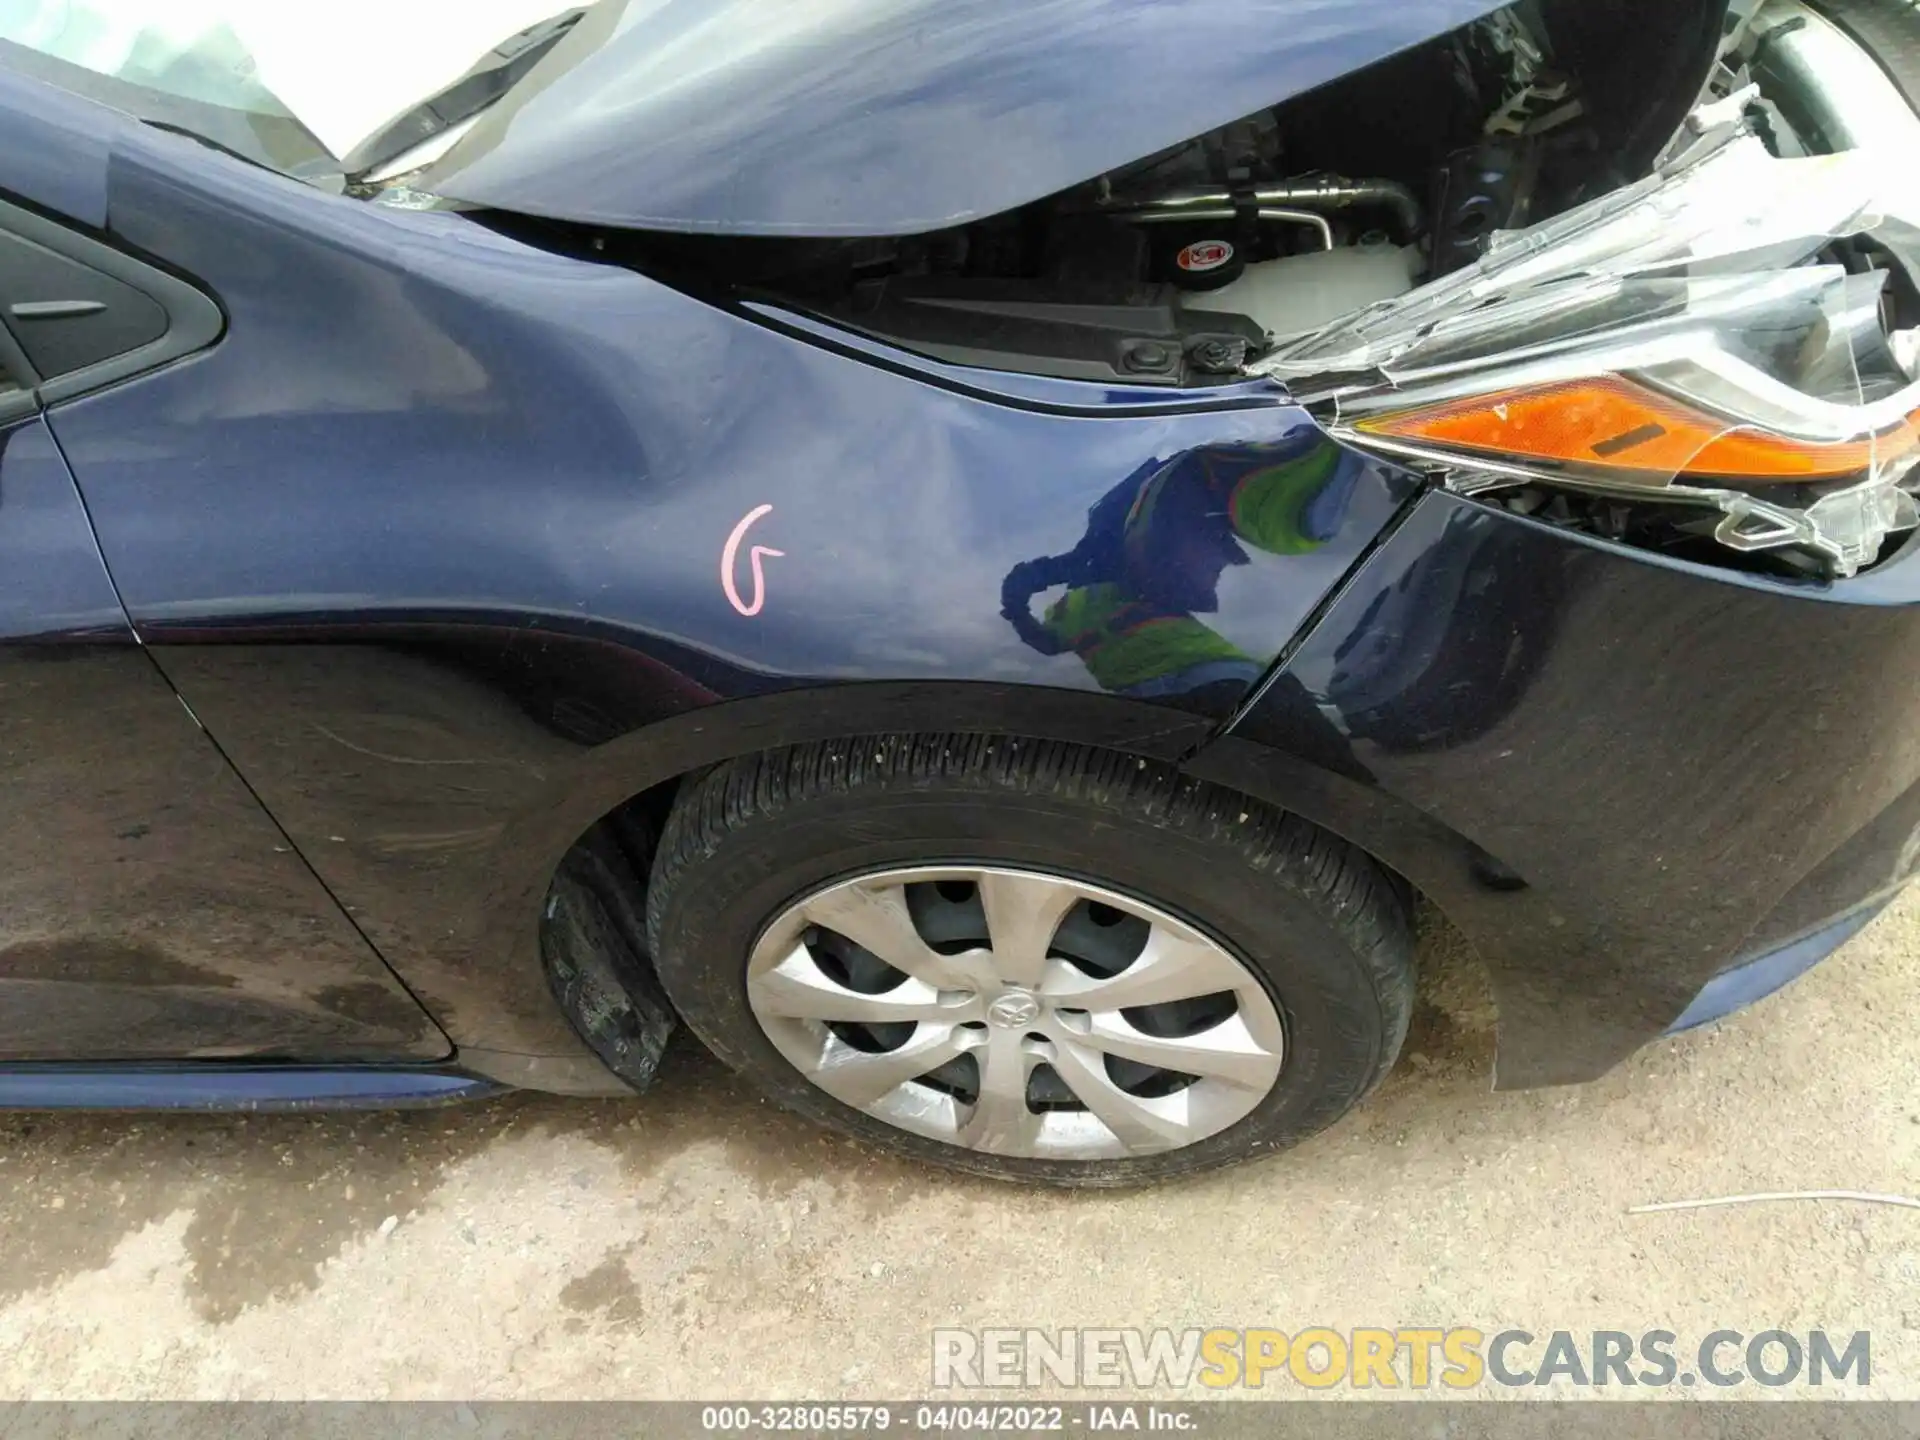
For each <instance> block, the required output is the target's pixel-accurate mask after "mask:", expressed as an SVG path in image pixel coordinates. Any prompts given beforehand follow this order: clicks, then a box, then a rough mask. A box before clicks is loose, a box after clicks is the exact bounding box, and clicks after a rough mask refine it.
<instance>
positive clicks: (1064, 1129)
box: [648, 735, 1413, 1185]
mask: <svg viewBox="0 0 1920 1440" xmlns="http://www.w3.org/2000/svg"><path fill="white" fill-rule="evenodd" d="M648 911H649V932H650V935H651V939H652V949H653V954H654V958H655V963H656V966H657V967H658V971H659V976H660V980H661V982H662V984H663V985H664V986H665V988H666V990H667V993H668V995H669V996H670V997H671V998H672V1000H673V1002H674V1004H675V1005H676V1006H677V1007H678V1009H679V1011H680V1014H681V1016H682V1018H683V1019H684V1020H685V1021H686V1022H687V1024H688V1026H689V1027H690V1028H691V1029H692V1030H693V1031H694V1032H695V1033H696V1034H697V1035H699V1036H700V1037H701V1039H703V1040H704V1041H706V1043H707V1044H708V1045H709V1046H710V1047H711V1048H712V1049H713V1050H714V1051H715V1053H716V1054H718V1055H719V1056H720V1058H721V1059H722V1060H724V1061H725V1062H726V1063H728V1064H729V1065H731V1066H732V1067H733V1068H735V1069H736V1070H738V1071H740V1072H741V1073H743V1074H744V1075H747V1076H749V1077H750V1078H752V1079H753V1080H754V1081H756V1082H757V1083H758V1084H759V1085H760V1086H761V1087H762V1088H763V1089H764V1090H765V1091H766V1092H767V1093H768V1094H769V1095H770V1096H771V1097H772V1098H773V1099H775V1100H777V1101H779V1102H780V1103H781V1104H783V1105H786V1106H788V1107H789V1108H791V1109H794V1110H798V1111H800V1112H801V1113H803V1114H805V1115H809V1116H811V1117H813V1118H814V1119H816V1120H819V1121H821V1122H823V1123H825V1124H828V1125H831V1126H834V1127H835V1128H837V1129H840V1130H844V1131H846V1132H848V1133H850V1134H853V1135H857V1136H860V1137H862V1138H864V1139H866V1140H869V1141H872V1142H874V1143H876V1144H879V1145H881V1146H884V1147H886V1148H888V1149H892V1150H896V1151H899V1152H901V1153H904V1154H908V1155H912V1156H915V1157H918V1158H922V1159H927V1160H933V1161H936V1162H938V1163H941V1164H945V1165H950V1166H953V1167H955V1168H958V1169H963V1170H971V1171H975V1172H978V1173H982V1174H987V1175H993V1176H998V1177H1001V1178H1006V1179H1019V1180H1031V1181H1040V1182H1046V1183H1053V1184H1068V1185H1124V1184H1133V1183H1140V1182H1144V1181H1149V1180H1155V1179H1159V1178H1163V1177H1166V1176H1171V1175H1176V1174H1181V1173H1186V1172H1190V1171H1195V1170H1202V1169H1207V1168H1211V1167H1213V1166H1218V1165H1223V1164H1227V1163H1230V1162H1232V1161H1235V1160H1239V1159H1243V1158H1246V1157H1247V1156H1250V1155H1254V1154H1259V1153H1264V1152H1268V1151H1272V1150H1277V1149H1280V1148H1283V1147H1284V1146H1287V1145H1290V1144H1292V1143H1294V1142H1296V1141H1298V1140H1300V1139H1303V1138H1305V1137H1306V1136H1308V1135H1310V1134H1312V1133H1314V1132H1315V1131H1317V1130H1319V1129H1321V1128H1323V1127H1324V1126H1326V1125H1329V1124H1331V1123H1332V1122H1333V1121H1334V1120H1335V1119H1337V1118H1338V1117H1339V1116H1340V1115H1342V1114H1343V1113H1345V1111H1346V1110H1347V1109H1348V1108H1349V1107H1350V1106H1352V1105H1353V1104H1354V1103H1355V1102H1356V1101H1357V1100H1358V1099H1359V1098H1360V1097H1361V1096H1362V1095H1364V1094H1365V1093H1366V1092H1367V1090H1368V1089H1370V1088H1371V1087H1372V1086H1373V1085H1374V1084H1375V1083H1376V1082H1377V1081H1378V1080H1379V1078H1380V1077H1381V1076H1382V1075H1383V1074H1384V1073H1385V1072H1386V1070H1387V1069H1388V1067H1389V1066H1390V1065H1391V1064H1392V1063H1393V1059H1394V1057H1395V1055H1396V1053H1397V1052H1398V1050H1399V1046H1400V1042H1401V1040H1402V1038H1403V1037H1404V1036H1405V1033H1406V1026H1407V1019H1408V1015H1409V1011H1410V1007H1411V1001H1412V988H1413V983H1412V982H1413V966H1412V957H1411V943H1410V939H1409V927H1408V922H1407V915H1406V907H1405V903H1404V900H1403V898H1402V896H1401V894H1400V892H1399V890H1398V889H1397V887H1396V886H1395V884H1394V883H1393V882H1392V881H1391V880H1390V879H1389V878H1388V877H1387V876H1386V874H1385V873H1384V872H1382V871H1381V870H1380V869H1379V868H1378V867H1377V866H1376V865H1374V864H1373V862H1372V861H1370V860H1369V859H1368V858H1367V857H1366V856H1364V855H1362V854H1361V853H1360V852H1359V851H1357V850H1355V849H1353V848H1352V847H1351V846H1348V845H1346V844H1345V843H1344V842H1342V841H1339V840H1337V839H1335V838H1334V837H1332V836H1330V835H1328V834H1326V833H1325V832H1324V831H1320V830H1318V829H1316V828H1314V827H1313V826H1310V825H1308V824H1306V823H1305V822H1303V821H1301V820H1299V819H1297V818H1295V817H1291V816H1286V815H1282V814H1280V813H1279V812H1276V811H1273V810H1270V809H1267V808H1265V807H1263V806H1260V805H1257V804H1255V803H1253V802H1251V801H1249V800H1247V799H1245V798H1243V797H1241V796H1238V795H1235V794H1232V793H1230V792H1228V791H1224V790H1221V789H1217V788H1215V787H1212V786H1208V785H1202V784H1199V783H1196V782H1194V781H1191V780H1187V779H1184V778H1182V777H1181V776H1180V775H1179V774H1178V773H1177V772H1175V771H1173V770H1171V769H1169V768H1167V767H1164V766H1161V765H1158V764H1155V763H1153V762H1149V761H1145V760H1141V759H1137V758H1134V757H1130V756H1122V755H1116V754H1111V753H1107V752H1102V751H1094V750H1087V749H1082V748H1078V747H1074V746H1066V745H1060V744H1054V743H1045V742H1037V741H1022V740H1016V739H1007V738H993V737H981V736H957V735H951V736H911V737H909V736H885V737H879V738H872V739H864V740H848V741H838V742H831V743H826V744H818V745H807V746H800V747H796V748H792V749H786V750H778V751H772V752H769V753H766V754H762V755H755V756H750V757H746V758H744V759H740V760H735V761H732V762H729V763H727V764H725V765H721V766H719V767H718V768H716V769H714V770H712V771H710V772H708V773H707V774H705V775H704V776H702V777H700V778H699V779H698V780H696V781H694V782H692V783H691V784H690V785H689V786H688V788H687V789H686V790H685V792H684V793H683V794H682V795H681V797H680V799H679V802H678V803H677V805H676V806H675V809H674V812H673V815H672V817H671V818H670V820H669V821H668V824H667V826H666V830H665V833H664V835H663V836H662V840H661V846H660V852H659V860H658V862H657V863H656V865H655V868H654V873H653V879H652V885H651V887H650V892H649V905H648Z"/></svg>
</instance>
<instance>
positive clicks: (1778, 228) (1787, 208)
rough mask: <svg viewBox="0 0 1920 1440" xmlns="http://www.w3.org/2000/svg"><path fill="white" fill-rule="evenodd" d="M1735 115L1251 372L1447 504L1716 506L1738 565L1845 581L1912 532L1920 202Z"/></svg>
mask: <svg viewBox="0 0 1920 1440" xmlns="http://www.w3.org/2000/svg"><path fill="white" fill-rule="evenodd" d="M1743 100H1744V97H1740V96H1736V97H1734V99H1733V100H1731V101H1728V102H1725V105H1724V107H1721V108H1719V109H1718V110H1717V112H1705V113H1703V115H1702V116H1701V117H1699V118H1698V119H1697V120H1696V129H1697V131H1698V132H1701V138H1700V139H1699V140H1698V142H1697V143H1696V144H1695V145H1694V146H1693V147H1692V149H1691V150H1689V151H1688V152H1687V153H1685V154H1683V155H1682V156H1680V157H1679V158H1678V159H1677V160H1676V161H1675V162H1673V163H1672V164H1670V165H1669V166H1668V167H1667V168H1666V169H1665V170H1663V171H1662V172H1661V173H1659V174H1657V175H1655V176H1653V177H1651V178H1650V179H1648V180H1646V181H1644V182H1642V183H1641V184H1639V185H1636V186H1632V187H1629V188H1628V189H1626V190H1624V191H1619V192H1616V193H1614V194H1612V195H1609V196H1606V197H1605V198H1603V199H1600V200H1596V201H1592V202H1590V203H1588V204H1587V205H1584V206H1582V207H1580V208H1578V209H1576V210H1573V211H1570V212H1568V213H1567V214H1565V215H1562V216H1559V217H1557V218H1555V219H1553V220H1551V221H1548V222H1546V223H1544V224H1542V225H1538V226H1535V227H1533V228H1531V229H1528V230H1522V231H1514V232H1509V233H1506V234H1503V235H1500V236H1497V237H1496V238H1495V240H1494V242H1493V244H1492V246H1491V247H1490V248H1489V250H1488V253H1487V255H1486V256H1485V257H1484V258H1483V259H1482V260H1481V261H1480V262H1479V263H1477V264H1475V265H1473V266H1470V267H1468V268H1466V269H1464V270H1460V271H1457V272H1455V273H1454V274H1452V275H1449V276H1446V277H1445V278H1443V279H1441V280H1439V281H1436V282H1435V283H1433V284H1431V285H1428V286H1426V287H1425V288H1424V289H1422V290H1418V291H1415V292H1414V293H1413V294H1412V295H1409V296H1406V297H1404V298H1403V299H1401V300H1398V301H1389V302H1386V303H1383V304H1381V305H1377V306H1374V307H1372V308H1371V309H1368V310H1363V311H1361V312H1359V313H1357V314H1355V315H1353V316H1350V317H1348V318H1347V319H1345V320H1343V321H1339V322H1336V323H1335V324H1334V325H1332V326H1329V327H1327V328H1326V329H1324V330H1321V331H1319V332H1318V333H1316V334H1314V335H1311V336H1308V337H1305V338H1304V339H1301V340H1299V341H1296V342H1294V343H1291V344H1288V345H1285V346H1283V347H1281V348H1280V349H1278V350H1276V351H1275V352H1273V353H1272V354H1270V355H1268V356H1266V357H1265V358H1263V359H1262V360H1260V361H1258V362H1256V364H1255V365H1254V366H1253V367H1252V368H1254V369H1256V370H1257V371H1259V372H1260V373H1263V374H1267V375H1271V376H1274V377H1275V378H1277V379H1279V380H1281V381H1283V382H1284V383H1285V384H1287V385H1288V387H1289V388H1290V389H1291V390H1292V391H1293V393H1294V394H1295V396H1296V397H1297V398H1299V399H1301V400H1303V401H1304V402H1307V403H1309V404H1310V405H1311V406H1313V408H1314V409H1315V410H1316V412H1317V413H1318V414H1319V416H1320V418H1321V419H1322V421H1323V423H1325V424H1326V425H1327V426H1328V428H1329V429H1331V430H1332V431H1333V432H1334V433H1335V434H1337V435H1339V436H1340V437H1341V438H1342V439H1343V440H1346V441H1347V442H1348V443H1350V444H1353V445H1355V446H1358V447H1360V448H1362V449H1372V450H1376V451H1380V452H1382V453H1386V454H1391V455H1394V456H1396V457H1398V458H1401V459H1402V460H1405V461H1407V462H1409V463H1411V464H1414V465H1415V466H1417V467H1420V468H1423V469H1426V470H1428V471H1429V472H1431V473H1433V474H1435V475H1436V476H1438V477H1439V478H1441V479H1442V480H1443V481H1444V483H1446V484H1447V485H1448V486H1449V487H1451V488H1454V489H1458V490H1461V491H1464V492H1467V493H1484V492H1491V491H1498V490H1502V489H1512V488H1514V487H1517V486H1545V487H1548V488H1550V489H1553V490H1557V491H1562V492H1567V493H1573V494H1585V495H1590V496H1603V497H1611V498H1613V499H1616V500H1623V501H1627V502H1631V503H1633V504H1637V505H1645V504H1657V505H1677V506H1682V507H1688V508H1689V510H1690V512H1691V513H1696V514H1697V513H1702V512H1705V513H1709V514H1717V516H1718V519H1717V522H1716V523H1715V524H1714V525H1713V526H1712V534H1713V536H1714V538H1715V539H1716V540H1718V541H1719V542H1720V543H1721V544H1722V545H1724V546H1726V547H1728V548H1730V549H1732V550H1736V551H1743V552H1752V551H1763V550H1778V551H1782V552H1793V553H1794V554H1796V555H1797V556H1798V557H1799V558H1800V559H1801V560H1802V562H1803V563H1804V564H1806V565H1808V566H1811V567H1813V568H1818V569H1819V570H1821V571H1823V572H1824V573H1828V574H1832V575H1839V576H1845V575H1851V574H1853V573H1855V572H1856V571H1858V570H1859V569H1861V568H1862V567H1863V566H1865V565H1868V564H1871V563H1872V562H1873V561H1874V559H1875V558H1876V557H1877V556H1878V555H1879V554H1880V552H1881V549H1882V546H1883V544H1884V542H1885V541H1886V539H1887V537H1888V536H1889V535H1892V534H1894V533H1897V532H1899V531H1903V530H1907V529H1911V528H1913V527H1914V526H1916V525H1920V504H1916V501H1915V498H1914V495H1913V492H1912V488H1911V485H1912V480H1913V479H1920V475H1916V474H1915V462H1916V461H1920V383H1917V382H1920V361H1917V358H1916V357H1920V330H1914V329H1904V330H1903V329H1901V328H1900V325H1899V310H1900V308H1901V307H1900V305H1899V304H1896V303H1895V302H1896V301H1898V302H1902V303H1905V304H1907V305H1909V306H1910V305H1911V304H1912V302H1913V300H1914V299H1915V298H1916V297H1920V292H1917V291H1916V290H1915V286H1914V279H1913V277H1914V275H1915V274H1916V273H1920V263H1916V262H1920V184H1916V181H1915V179H1914V178H1913V177H1914V174H1915V167H1914V166H1913V165H1912V164H1911V162H1910V160H1908V159H1904V158H1896V157H1892V156H1890V155H1887V154H1883V153H1880V152H1877V151H1871V150H1856V151H1849V152H1846V153H1844V154H1840V155H1829V156H1818V157H1812V158H1802V159H1789V160H1783V159H1777V158H1775V157H1774V156H1773V155H1772V154H1770V153H1769V152H1768V150H1767V148H1766V147H1765V145H1763V144H1762V143H1761V142H1760V140H1758V139H1757V138H1755V137H1754V136H1752V135H1749V134H1746V133H1745V132H1744V129H1743V128H1742V127H1741V125H1740V123H1739V121H1738V116H1739V113H1740V111H1739V106H1740V104H1741V103H1743Z"/></svg>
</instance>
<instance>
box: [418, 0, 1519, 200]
mask: <svg viewBox="0 0 1920 1440" xmlns="http://www.w3.org/2000/svg"><path fill="white" fill-rule="evenodd" d="M1496 8H1498V6H1497V4H1496V3H1495V0H1420V3H1417V4H1413V3H1408V0H600V3H599V4H598V5H596V6H594V7H593V9H592V10H590V11H589V12H588V13H587V14H586V15H585V16H583V17H582V19H581V21H580V22H579V24H578V25H576V26H575V28H574V30H573V31H572V33H570V34H569V35H568V36H567V37H566V39H564V40H562V41H561V42H560V44H559V45H558V46H557V47H556V48H555V49H554V51H553V53H552V54H550V55H548V56H547V57H546V59H545V60H544V61H543V62H541V64H540V65H539V66H538V67H536V68H535V69H534V70H533V71H532V72H531V73H530V74H528V75H527V77H526V78H525V79H524V80H523V81H522V82H521V83H520V84H519V85H518V86H517V87H515V89H514V90H512V91H511V92H509V93H508V95H507V96H506V97H505V98H504V99H503V100H502V101H501V102H500V103H499V104H497V105H496V106H494V107H493V109H492V110H490V111H488V112H486V113H485V114H484V115H483V116H482V117H481V118H480V121H479V123H478V124H477V125H475V126H474V128H473V129H472V130H471V131H470V132H469V133H468V134H467V135H466V136H465V138H463V139H462V140H461V141H460V143H459V144H457V145H456V146H454V147H453V149H452V150H450V151H449V152H448V153H447V155H446V156H445V157H443V158H442V159H441V160H440V161H439V162H438V163H437V164H435V165H433V166H432V167H430V168H429V169H428V170H427V171H426V173H425V174H424V175H423V177H422V178H421V179H420V181H419V182H418V185H419V188H421V189H425V190H430V191H433V192H434V193H437V194H440V195H444V196H447V197H449V198H453V199H458V200H465V201H470V202H473V203H476V204H480V205H486V206H490V207H494V208H498V209H503V210H514V211H519V212H523V213H526V214H532V215H541V216H547V217H551V218H554V219H563V220H572V221H582V222H588V223H594V224H602V225H609V226H623V227H636V228H646V229H659V230H679V231H705V232H713V233H730V234H740V235H820V236H830V235H886V234H910V233H913V232H916V231H925V230H935V229H939V228H941V227H943V226H947V225H954V224H959V223H962V222H965V221H968V220H973V219H978V218H980V217H983V216H987V215H993V214H997V213H999V212H1002V211H1005V210H1010V209H1012V208H1014V207H1016V206H1019V205H1023V204H1025V203H1027V202H1028V201H1031V200H1036V199H1039V198H1040V197H1042V196H1044V195H1049V194H1052V193H1053V192H1055V191H1057V190H1062V189H1065V188H1066V187H1068V186H1070V185H1073V184H1077V183H1079V182H1081V181H1084V180H1089V179H1091V178H1093V177H1094V176H1096V175H1099V174H1102V173H1104V172H1106V171H1108V170H1112V169H1114V168H1116V167H1119V166H1122V165H1125V164H1127V163H1129V162H1131V161H1134V160H1138V159H1141V158H1144V157H1145V156H1148V155H1151V154H1154V153H1156V152H1158V151H1160V150H1163V149H1166V148H1168V147H1170V146H1173V145H1176V144H1179V143H1180V142H1182V141H1184V140H1187V139H1190V138H1192V137H1194V136H1196V135H1200V134H1203V133H1205V132H1206V131H1208V130H1211V129H1214V128H1215V127H1217V126H1220V125H1224V124H1226V123H1228V122H1229V121H1232V120H1236V119H1238V118H1240V117H1241V116H1243V115H1248V114H1251V113H1253V112H1254V111H1257V110H1260V109H1262V108H1264V107H1266V106H1270V105H1275V104H1278V103H1280V102H1281V101H1283V100H1286V99H1288V98H1289V97H1291V96H1293V95H1296V94H1299V93H1300V92H1302V91H1305V90H1308V89H1311V88H1312V87H1314V86H1316V85H1320V84H1323V83H1325V82H1326V81H1329V80H1332V79H1336V78H1338V77H1339V76H1341V75H1344V74H1346V73H1348V72H1349V71H1352V70H1356V69H1359V68H1360V67H1362V66H1364V65H1367V64H1369V63H1371V62H1373V61H1375V60H1380V59H1383V58H1385V57H1386V56H1388V55H1390V54H1392V53H1394V52H1395V51H1398V50H1401V49H1404V48H1406V47H1407V46H1409V45H1414V44H1417V43H1419V42H1420V41H1422V40H1426V39H1429V38H1431V37H1433V36H1435V35H1438V34H1441V33H1443V32H1445V31H1447V30H1449V29H1452V28H1453V27H1455V26H1458V25H1461V24H1464V23H1466V22H1467V21H1469V20H1471V19H1473V18H1475V17H1476V16H1478V15H1481V14H1484V13H1487V12H1489V11H1491V10H1493V9H1496ZM1407 118H1408V121H1409V123H1417V122H1418V117H1416V116H1409V117H1407Z"/></svg>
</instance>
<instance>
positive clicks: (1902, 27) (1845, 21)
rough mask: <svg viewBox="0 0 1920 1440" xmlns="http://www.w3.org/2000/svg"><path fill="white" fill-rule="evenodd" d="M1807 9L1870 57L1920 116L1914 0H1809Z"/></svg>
mask: <svg viewBox="0 0 1920 1440" xmlns="http://www.w3.org/2000/svg"><path fill="white" fill-rule="evenodd" d="M1809 8H1811V9H1814V10H1818V11H1819V12H1820V13H1821V14H1822V15H1824V16H1826V17H1827V19H1828V20H1830V21H1832V22H1833V24H1834V26H1835V28H1836V29H1838V30H1840V31H1841V32H1842V33H1844V34H1845V35H1846V36H1847V37H1848V38H1849V39H1850V40H1852V41H1853V42H1854V44H1856V45H1858V46H1859V47H1860V48H1861V49H1862V50H1864V51H1866V52H1867V54H1869V55H1871V56H1872V57H1873V58H1874V60H1875V61H1876V62H1877V63H1878V64H1879V66H1880V68H1881V69H1882V70H1884V71H1886V72H1887V78H1888V79H1889V80H1891V81H1893V84H1894V88H1896V89H1897V90H1899V92H1900V93H1901V95H1902V96H1904V97H1905V98H1906V102H1907V104H1908V105H1909V106H1911V107H1912V108H1913V110H1914V111H1915V112H1916V113H1920V6H1916V5H1915V4H1914V3H1913V0H1812V4H1811V5H1810V7H1809Z"/></svg>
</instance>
